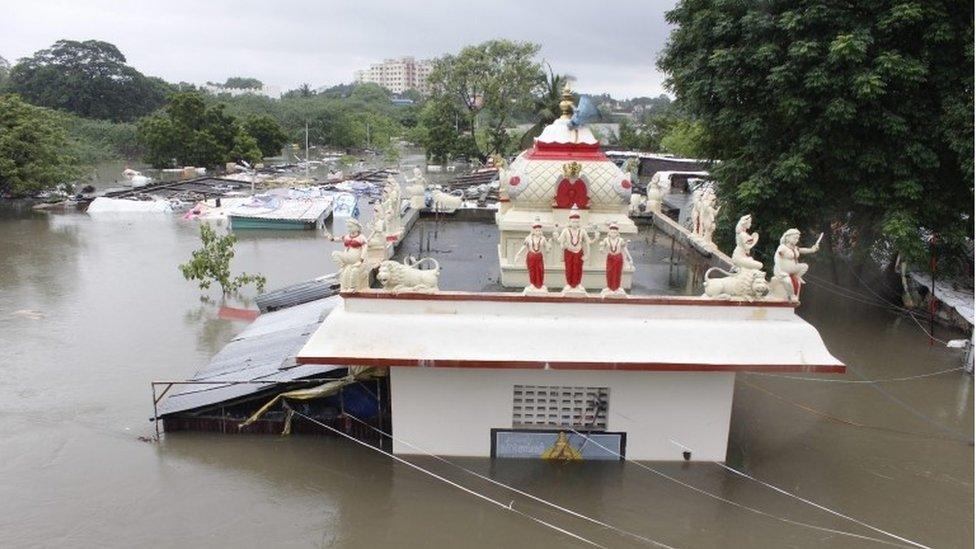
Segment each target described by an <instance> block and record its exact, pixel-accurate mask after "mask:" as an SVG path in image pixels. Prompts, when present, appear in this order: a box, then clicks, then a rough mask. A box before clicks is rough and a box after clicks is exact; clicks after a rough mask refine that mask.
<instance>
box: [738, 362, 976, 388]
mask: <svg viewBox="0 0 976 549" xmlns="http://www.w3.org/2000/svg"><path fill="white" fill-rule="evenodd" d="M962 369H963V367H962V366H959V367H956V368H946V369H945V370H939V371H938V372H929V373H927V374H919V375H917V376H905V377H890V378H887V379H827V378H817V377H795V376H790V375H786V374H771V373H768V372H740V373H742V374H745V375H747V376H762V377H775V378H779V379H790V380H794V381H816V382H818V383H848V384H865V383H895V382H899V381H912V380H915V379H922V378H927V377H935V376H940V375H942V374H948V373H950V372H958V371H959V370H962Z"/></svg>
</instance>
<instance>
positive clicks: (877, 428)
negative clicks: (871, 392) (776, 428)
mask: <svg viewBox="0 0 976 549" xmlns="http://www.w3.org/2000/svg"><path fill="white" fill-rule="evenodd" d="M742 384H743V385H745V386H746V387H751V388H753V389H755V390H757V391H760V392H762V393H766V394H767V395H769V396H771V397H773V398H775V399H777V400H779V401H782V402H785V403H787V404H789V405H791V406H794V407H796V408H799V409H801V410H803V411H805V412H809V413H811V414H813V415H815V416H819V417H822V418H824V419H826V420H830V421H833V422H835V423H840V424H842V425H848V426H850V427H858V428H861V429H870V430H873V431H883V432H887V433H894V434H896V435H906V436H911V437H917V438H925V439H931V440H945V441H950V442H962V443H966V444H972V441H971V440H969V439H965V438H963V437H959V436H948V437H947V436H941V435H933V434H928V433H916V432H914V431H903V430H901V429H894V428H891V427H883V426H881V425H868V424H866V423H860V422H857V421H853V420H850V419H844V418H839V417H836V416H832V415H830V414H828V413H827V412H824V411H822V410H817V409H816V408H811V407H810V406H807V405H805V404H800V403H799V402H796V401H793V400H790V399H788V398H786V397H784V396H782V395H780V394H778V393H775V392H773V391H770V390H769V389H766V388H765V387H760V386H759V385H756V384H754V383H750V382H748V381H746V380H742ZM949 432H950V433H951V431H949Z"/></svg>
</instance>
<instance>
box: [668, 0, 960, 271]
mask: <svg viewBox="0 0 976 549" xmlns="http://www.w3.org/2000/svg"><path fill="white" fill-rule="evenodd" d="M667 18H668V21H669V22H670V23H671V24H672V25H674V26H675V29H674V31H673V32H672V34H671V37H670V39H669V41H668V44H667V46H666V48H665V50H664V52H663V54H662V57H661V58H660V60H659V66H660V68H662V69H663V70H664V71H666V72H667V73H668V74H669V78H668V86H669V87H670V89H671V90H673V91H674V93H675V94H676V95H677V98H678V100H679V101H680V102H681V103H682V104H683V106H684V107H685V108H686V109H687V110H688V111H689V112H690V113H691V114H692V115H693V116H694V118H695V119H696V121H697V122H698V123H700V124H701V132H702V143H701V145H702V149H703V152H704V153H705V154H706V155H708V156H709V157H710V158H713V159H719V160H721V162H720V163H717V164H715V165H714V167H713V169H712V172H713V175H714V176H715V177H716V179H717V180H718V181H719V187H718V192H719V196H720V199H721V200H722V201H723V203H724V206H723V209H722V212H723V214H724V215H723V221H724V224H725V227H726V229H728V227H729V224H730V223H731V222H732V219H733V218H734V217H737V216H739V215H742V214H745V213H753V214H754V215H755V216H756V219H757V223H758V224H761V229H762V230H763V232H764V233H767V234H768V235H769V236H767V237H766V238H765V239H764V240H765V243H766V244H767V251H768V248H769V247H770V245H771V244H772V242H774V241H775V237H776V236H778V235H779V234H780V233H781V232H782V231H783V230H785V229H786V228H788V227H790V226H797V227H798V228H800V229H808V230H811V231H820V230H822V231H824V232H826V233H827V234H828V237H827V238H828V240H827V243H828V245H829V244H830V243H831V242H830V238H831V237H834V238H837V237H839V236H841V234H840V233H841V231H836V232H835V231H831V228H832V227H833V228H836V227H843V229H844V230H843V233H844V234H849V235H851V237H852V238H851V240H850V244H851V245H852V249H853V251H855V252H856V253H857V255H858V256H859V257H860V258H864V257H866V256H867V252H868V251H870V250H871V249H872V248H875V247H877V246H882V245H885V244H890V245H892V246H893V248H894V249H895V250H896V251H897V252H899V253H901V254H902V255H903V256H904V257H907V258H909V259H914V260H920V259H921V258H923V257H924V256H927V250H926V245H925V242H924V240H923V238H922V235H923V234H925V233H928V232H931V233H935V234H937V235H938V237H939V238H938V241H939V242H940V243H941V244H942V245H943V246H945V247H946V249H947V250H950V251H951V250H959V249H960V248H961V246H962V245H963V244H964V243H965V240H966V239H967V238H971V237H972V221H971V219H972V203H973V72H972V65H973V6H972V4H967V3H964V2H947V1H938V0H933V1H929V2H919V1H912V0H872V1H869V2H854V3H844V2H840V3H838V2H830V1H827V0H801V1H797V2H751V1H748V0H734V1H723V2H718V1H711V0H694V1H692V0H686V1H683V2H681V3H679V4H678V6H677V7H676V8H675V9H673V10H672V11H670V12H669V13H668V15H667ZM721 232H725V233H728V234H731V231H729V230H726V231H721ZM761 242H762V241H761Z"/></svg>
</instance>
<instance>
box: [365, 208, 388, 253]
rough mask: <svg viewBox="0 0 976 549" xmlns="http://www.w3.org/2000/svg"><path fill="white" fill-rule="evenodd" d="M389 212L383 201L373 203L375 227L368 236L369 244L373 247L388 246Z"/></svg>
mask: <svg viewBox="0 0 976 549" xmlns="http://www.w3.org/2000/svg"><path fill="white" fill-rule="evenodd" d="M386 214H387V212H386V208H385V206H384V204H383V203H382V202H376V203H375V204H373V227H372V231H371V232H370V233H369V238H367V244H368V245H369V247H370V248H372V249H378V248H385V247H386V233H387V223H386V222H387V215H386Z"/></svg>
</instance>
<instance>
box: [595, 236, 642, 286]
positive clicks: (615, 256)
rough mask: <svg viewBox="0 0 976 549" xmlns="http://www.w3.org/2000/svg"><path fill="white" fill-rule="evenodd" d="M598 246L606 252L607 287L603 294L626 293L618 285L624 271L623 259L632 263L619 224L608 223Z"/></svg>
mask: <svg viewBox="0 0 976 549" xmlns="http://www.w3.org/2000/svg"><path fill="white" fill-rule="evenodd" d="M600 248H601V249H602V250H603V251H605V252H607V264H606V267H607V287H606V288H604V289H603V292H602V294H603V295H626V294H625V292H624V290H623V289H622V288H621V287H620V281H621V279H622V278H623V273H624V261H625V260H627V261H630V262H631V263H633V261H634V260H633V258H632V257H630V251H629V250H628V249H627V241H626V240H624V239H623V238H622V237H621V236H620V226H619V225H617V224H616V223H610V225H609V227H608V234H607V237H606V238H604V239H603V240H602V241H601V242H600Z"/></svg>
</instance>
